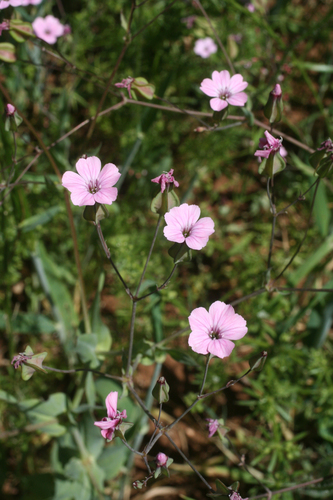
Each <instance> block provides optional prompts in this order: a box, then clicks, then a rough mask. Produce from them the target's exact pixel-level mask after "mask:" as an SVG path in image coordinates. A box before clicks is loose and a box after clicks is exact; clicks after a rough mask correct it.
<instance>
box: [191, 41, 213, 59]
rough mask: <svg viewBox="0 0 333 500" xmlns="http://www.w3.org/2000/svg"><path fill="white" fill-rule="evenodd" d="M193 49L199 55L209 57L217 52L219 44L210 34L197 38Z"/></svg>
mask: <svg viewBox="0 0 333 500" xmlns="http://www.w3.org/2000/svg"><path fill="white" fill-rule="evenodd" d="M193 51H194V53H195V54H196V55H197V56H200V57H202V58H203V59H207V57H209V56H210V55H211V54H215V52H216V51H217V45H216V43H215V42H214V40H213V39H212V38H210V37H209V36H208V37H207V38H200V39H199V40H197V41H196V42H195V45H194V49H193Z"/></svg>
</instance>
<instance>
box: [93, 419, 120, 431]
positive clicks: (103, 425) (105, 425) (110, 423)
mask: <svg viewBox="0 0 333 500" xmlns="http://www.w3.org/2000/svg"><path fill="white" fill-rule="evenodd" d="M118 424H119V421H118V419H115V420H100V421H99V422H94V425H96V427H99V428H100V429H114V428H115V427H117V425H118Z"/></svg>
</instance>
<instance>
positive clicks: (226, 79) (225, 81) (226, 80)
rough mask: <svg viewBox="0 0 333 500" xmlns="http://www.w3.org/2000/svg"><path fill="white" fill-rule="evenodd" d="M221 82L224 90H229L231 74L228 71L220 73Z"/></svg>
mask: <svg viewBox="0 0 333 500" xmlns="http://www.w3.org/2000/svg"><path fill="white" fill-rule="evenodd" d="M219 82H220V84H221V86H222V87H223V88H229V85H230V73H229V71H227V70H226V69H224V70H223V71H220V73H219Z"/></svg>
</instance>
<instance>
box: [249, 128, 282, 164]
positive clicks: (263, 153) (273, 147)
mask: <svg viewBox="0 0 333 500" xmlns="http://www.w3.org/2000/svg"><path fill="white" fill-rule="evenodd" d="M264 133H265V137H262V138H261V139H259V148H260V149H261V150H260V149H258V150H257V151H256V152H255V153H254V156H259V157H261V158H268V157H269V155H271V154H273V155H274V154H275V153H277V152H280V155H281V156H287V150H286V149H285V148H284V147H283V146H282V139H276V138H275V137H273V136H272V135H271V134H270V133H269V132H268V131H267V130H265V132H264ZM281 148H283V150H282V151H281Z"/></svg>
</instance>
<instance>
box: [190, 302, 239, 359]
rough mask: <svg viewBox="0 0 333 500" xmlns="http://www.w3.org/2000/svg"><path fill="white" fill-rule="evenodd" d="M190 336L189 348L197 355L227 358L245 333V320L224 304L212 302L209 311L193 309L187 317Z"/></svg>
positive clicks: (202, 308)
mask: <svg viewBox="0 0 333 500" xmlns="http://www.w3.org/2000/svg"><path fill="white" fill-rule="evenodd" d="M188 319H189V322H190V328H191V334H190V336H189V339H188V343H189V346H190V347H191V348H192V349H193V351H194V352H197V353H199V354H208V353H210V354H213V355H214V356H217V357H218V358H221V359H222V358H225V357H227V356H229V355H230V354H231V352H232V350H233V348H234V347H235V344H234V343H233V342H231V340H238V339H241V338H242V337H244V335H246V333H247V327H246V321H245V319H244V318H243V317H242V316H240V315H239V314H236V313H235V311H234V308H233V307H232V306H230V305H227V304H225V303H224V302H220V301H216V302H214V303H213V304H212V305H211V306H210V308H209V311H207V310H206V309H205V308H204V307H198V308H197V309H194V310H193V311H192V312H191V314H190V316H189V318H188Z"/></svg>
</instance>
